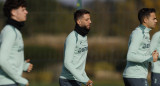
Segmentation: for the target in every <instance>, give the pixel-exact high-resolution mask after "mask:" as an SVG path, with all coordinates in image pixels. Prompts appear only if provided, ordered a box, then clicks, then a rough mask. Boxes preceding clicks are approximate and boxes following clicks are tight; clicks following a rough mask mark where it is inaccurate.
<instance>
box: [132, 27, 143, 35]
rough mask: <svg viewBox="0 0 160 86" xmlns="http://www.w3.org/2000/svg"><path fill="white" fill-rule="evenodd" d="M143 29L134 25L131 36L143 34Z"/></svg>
mask: <svg viewBox="0 0 160 86" xmlns="http://www.w3.org/2000/svg"><path fill="white" fill-rule="evenodd" d="M143 34H144V33H143V30H142V29H141V28H140V27H136V28H135V30H133V31H132V35H133V36H143Z"/></svg>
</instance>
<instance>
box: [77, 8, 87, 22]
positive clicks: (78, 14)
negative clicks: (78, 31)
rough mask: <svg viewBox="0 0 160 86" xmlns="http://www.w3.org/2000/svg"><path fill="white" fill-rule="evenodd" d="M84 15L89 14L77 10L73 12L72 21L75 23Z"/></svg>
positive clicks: (85, 11) (82, 10)
mask: <svg viewBox="0 0 160 86" xmlns="http://www.w3.org/2000/svg"><path fill="white" fill-rule="evenodd" d="M84 14H90V12H89V11H87V10H85V9H79V10H77V11H76V12H74V21H75V22H76V23H77V20H78V19H79V18H80V17H82V16H83V15H84Z"/></svg>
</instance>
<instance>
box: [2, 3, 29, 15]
mask: <svg viewBox="0 0 160 86" xmlns="http://www.w3.org/2000/svg"><path fill="white" fill-rule="evenodd" d="M21 6H22V7H27V3H26V0H6V1H5V3H4V6H3V13H4V15H5V16H6V17H8V18H10V17H11V10H12V9H17V8H19V7H21Z"/></svg>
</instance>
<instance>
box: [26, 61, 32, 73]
mask: <svg viewBox="0 0 160 86" xmlns="http://www.w3.org/2000/svg"><path fill="white" fill-rule="evenodd" d="M26 62H27V63H29V62H30V59H27V60H26ZM32 69H33V64H30V65H29V67H28V69H27V72H31V70H32Z"/></svg>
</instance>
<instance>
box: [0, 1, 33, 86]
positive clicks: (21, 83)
mask: <svg viewBox="0 0 160 86" xmlns="http://www.w3.org/2000/svg"><path fill="white" fill-rule="evenodd" d="M3 12H4V15H5V16H6V17H7V18H8V19H7V23H6V25H5V26H4V28H3V29H2V31H1V34H0V86H28V85H29V82H28V80H27V79H25V78H23V77H22V73H23V71H28V72H30V71H31V70H32V64H30V63H28V62H29V60H27V61H24V50H23V49H24V46H23V45H24V44H23V38H22V34H21V32H20V31H21V29H22V27H23V26H24V21H26V16H27V14H28V12H27V10H26V1H25V0H6V1H5V3H4V7H3Z"/></svg>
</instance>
